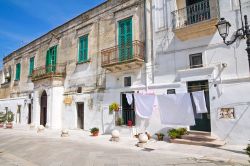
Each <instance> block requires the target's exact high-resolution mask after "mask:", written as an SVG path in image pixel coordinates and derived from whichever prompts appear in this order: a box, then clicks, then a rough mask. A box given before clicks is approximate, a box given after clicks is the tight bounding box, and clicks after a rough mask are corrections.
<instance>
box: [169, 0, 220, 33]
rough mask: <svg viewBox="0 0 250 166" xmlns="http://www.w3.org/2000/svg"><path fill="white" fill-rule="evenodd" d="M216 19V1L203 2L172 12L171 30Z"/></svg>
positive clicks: (207, 0)
mask: <svg viewBox="0 0 250 166" xmlns="http://www.w3.org/2000/svg"><path fill="white" fill-rule="evenodd" d="M217 17H218V3H217V0H203V1H201V2H198V3H195V4H193V5H190V6H187V7H185V8H182V9H179V10H176V11H173V12H172V22H173V28H174V29H179V28H183V27H186V26H188V25H191V24H195V23H198V22H202V21H205V20H210V19H212V18H217Z"/></svg>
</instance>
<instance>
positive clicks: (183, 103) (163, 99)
mask: <svg viewBox="0 0 250 166" xmlns="http://www.w3.org/2000/svg"><path fill="white" fill-rule="evenodd" d="M157 100H158V107H159V111H160V116H161V123H162V124H165V125H183V126H194V125H195V118H194V112H193V107H192V102H191V98H190V94H189V93H180V94H169V95H159V96H157Z"/></svg>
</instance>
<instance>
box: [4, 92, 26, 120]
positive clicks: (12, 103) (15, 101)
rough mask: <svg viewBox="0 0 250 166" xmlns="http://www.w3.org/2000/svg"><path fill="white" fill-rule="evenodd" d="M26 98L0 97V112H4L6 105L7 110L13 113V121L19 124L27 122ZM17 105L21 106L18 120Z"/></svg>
mask: <svg viewBox="0 0 250 166" xmlns="http://www.w3.org/2000/svg"><path fill="white" fill-rule="evenodd" d="M25 100H26V101H27V99H26V98H22V97H20V98H10V99H0V112H4V113H5V112H6V109H5V108H6V107H8V111H11V112H13V113H14V121H13V123H16V122H18V124H19V122H21V123H20V124H27V123H28V104H27V103H25ZM18 105H19V106H21V110H20V112H21V119H20V121H19V116H18V114H17V110H18Z"/></svg>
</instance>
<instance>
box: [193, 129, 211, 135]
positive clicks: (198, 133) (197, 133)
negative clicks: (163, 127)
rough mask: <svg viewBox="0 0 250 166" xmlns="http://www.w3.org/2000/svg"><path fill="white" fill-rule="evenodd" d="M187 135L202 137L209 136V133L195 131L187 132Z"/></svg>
mask: <svg viewBox="0 0 250 166" xmlns="http://www.w3.org/2000/svg"><path fill="white" fill-rule="evenodd" d="M188 134H192V135H203V136H211V133H210V132H205V131H195V130H190V131H188Z"/></svg>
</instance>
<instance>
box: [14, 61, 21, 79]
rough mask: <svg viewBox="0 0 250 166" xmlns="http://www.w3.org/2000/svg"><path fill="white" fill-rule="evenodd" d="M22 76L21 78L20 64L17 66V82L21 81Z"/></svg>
mask: <svg viewBox="0 0 250 166" xmlns="http://www.w3.org/2000/svg"><path fill="white" fill-rule="evenodd" d="M20 76H21V64H20V63H18V64H16V79H15V80H16V81H19V80H20Z"/></svg>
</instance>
